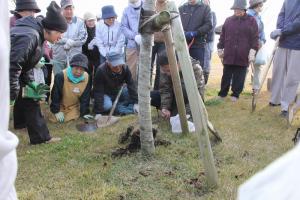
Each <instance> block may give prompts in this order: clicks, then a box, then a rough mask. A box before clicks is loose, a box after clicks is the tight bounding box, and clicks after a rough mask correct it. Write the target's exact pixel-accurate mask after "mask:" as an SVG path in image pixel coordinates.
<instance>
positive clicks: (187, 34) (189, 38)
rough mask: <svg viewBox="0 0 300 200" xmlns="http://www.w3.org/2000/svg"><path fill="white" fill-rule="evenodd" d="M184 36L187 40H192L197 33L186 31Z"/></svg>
mask: <svg viewBox="0 0 300 200" xmlns="http://www.w3.org/2000/svg"><path fill="white" fill-rule="evenodd" d="M184 35H185V38H186V39H187V40H192V39H193V38H194V37H196V36H197V35H198V33H197V31H188V32H184Z"/></svg>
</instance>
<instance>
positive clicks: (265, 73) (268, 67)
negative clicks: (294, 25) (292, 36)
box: [252, 37, 280, 112]
mask: <svg viewBox="0 0 300 200" xmlns="http://www.w3.org/2000/svg"><path fill="white" fill-rule="evenodd" d="M279 40H280V37H278V38H277V39H276V41H275V45H274V48H273V51H272V54H271V56H272V57H271V59H270V60H269V62H268V64H267V68H266V70H265V71H264V73H263V76H262V81H261V84H260V86H259V89H258V91H257V93H256V94H253V97H252V112H254V111H255V108H256V103H257V98H258V96H259V94H260V91H261V89H262V86H263V85H264V82H265V80H266V78H267V75H268V72H269V69H270V67H271V64H272V62H273V59H274V55H275V52H276V49H277V47H278V44H279Z"/></svg>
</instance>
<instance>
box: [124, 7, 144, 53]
mask: <svg viewBox="0 0 300 200" xmlns="http://www.w3.org/2000/svg"><path fill="white" fill-rule="evenodd" d="M140 11H141V6H140V7H139V8H133V7H132V6H131V5H129V6H128V7H126V8H125V9H124V12H123V16H122V20H121V30H122V33H123V34H124V35H125V38H126V39H127V46H126V48H129V49H136V48H137V44H136V42H135V40H134V37H135V36H136V35H138V34H139V33H138V28H139V19H140Z"/></svg>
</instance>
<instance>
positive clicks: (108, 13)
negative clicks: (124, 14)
mask: <svg viewBox="0 0 300 200" xmlns="http://www.w3.org/2000/svg"><path fill="white" fill-rule="evenodd" d="M101 10H102V19H109V18H112V17H117V13H116V12H115V9H114V7H113V6H111V5H109V6H103V7H102V9H101Z"/></svg>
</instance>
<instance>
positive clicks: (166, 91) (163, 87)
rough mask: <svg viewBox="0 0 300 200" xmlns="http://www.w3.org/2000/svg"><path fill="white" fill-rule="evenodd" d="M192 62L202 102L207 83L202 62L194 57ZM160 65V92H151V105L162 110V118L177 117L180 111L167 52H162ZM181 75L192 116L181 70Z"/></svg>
mask: <svg viewBox="0 0 300 200" xmlns="http://www.w3.org/2000/svg"><path fill="white" fill-rule="evenodd" d="M191 62H192V66H193V70H194V76H195V79H196V82H197V87H198V91H199V94H200V96H201V98H202V100H204V89H205V81H204V76H203V71H202V68H201V66H200V62H199V61H197V60H195V59H193V58H192V57H191ZM158 63H159V65H160V66H161V71H160V74H161V75H160V82H159V91H156V90H154V91H152V92H151V105H152V106H155V107H157V108H161V115H162V117H163V118H165V119H168V118H170V117H171V116H175V115H176V114H177V113H178V110H177V105H176V99H175V94H174V90H173V83H172V78H171V74H170V64H169V60H168V56H167V53H166V51H162V52H161V53H160V54H159V55H158ZM178 68H179V70H180V68H181V67H180V65H178ZM179 75H180V81H181V87H182V92H183V98H184V102H185V107H186V112H187V114H191V110H190V106H189V100H188V96H187V92H186V89H185V84H184V81H183V77H182V73H181V70H180V72H179ZM159 99H160V101H159ZM158 103H159V104H158Z"/></svg>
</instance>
